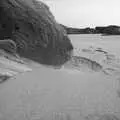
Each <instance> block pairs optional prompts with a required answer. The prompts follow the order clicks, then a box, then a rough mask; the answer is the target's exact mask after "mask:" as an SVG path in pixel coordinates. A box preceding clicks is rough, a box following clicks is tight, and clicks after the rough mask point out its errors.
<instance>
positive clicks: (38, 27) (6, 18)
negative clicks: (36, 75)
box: [0, 0, 73, 65]
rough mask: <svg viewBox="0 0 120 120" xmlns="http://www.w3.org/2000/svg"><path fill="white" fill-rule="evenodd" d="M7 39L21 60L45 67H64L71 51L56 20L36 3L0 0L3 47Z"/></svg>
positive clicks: (46, 7)
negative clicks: (44, 65)
mask: <svg viewBox="0 0 120 120" xmlns="http://www.w3.org/2000/svg"><path fill="white" fill-rule="evenodd" d="M6 39H10V40H12V41H13V42H14V43H15V44H16V45H15V46H16V48H15V50H16V53H17V54H18V55H19V56H20V57H25V58H29V59H31V60H34V61H36V62H39V63H41V64H47V65H62V64H64V63H65V62H66V61H67V60H69V58H70V54H71V51H72V49H73V46H72V44H71V42H70V40H69V38H68V37H67V35H66V31H65V30H64V28H63V27H61V25H59V24H58V23H57V22H56V21H55V19H54V16H53V15H52V14H51V12H50V11H49V8H48V6H46V5H45V4H44V3H42V2H38V1H36V0H0V40H2V44H3V40H6ZM0 44H1V41H0ZM6 44H7V43H6V42H5V44H4V47H2V48H1V49H4V48H5V46H6ZM13 46H14V45H13Z"/></svg>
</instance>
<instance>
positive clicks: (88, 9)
mask: <svg viewBox="0 0 120 120" xmlns="http://www.w3.org/2000/svg"><path fill="white" fill-rule="evenodd" d="M42 1H43V2H45V3H46V4H47V5H48V6H49V7H50V10H51V12H52V13H53V15H54V16H55V19H56V20H57V21H58V22H59V23H61V24H64V25H66V26H71V27H77V28H79V27H95V26H103V25H104V26H107V25H120V13H119V12H120V0H42Z"/></svg>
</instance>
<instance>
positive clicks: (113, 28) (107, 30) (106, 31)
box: [62, 25, 120, 35]
mask: <svg viewBox="0 0 120 120" xmlns="http://www.w3.org/2000/svg"><path fill="white" fill-rule="evenodd" d="M62 26H63V27H64V29H66V31H67V34H102V35H120V26H117V25H109V26H96V27H95V28H90V27H86V28H72V27H67V26H64V25H62Z"/></svg>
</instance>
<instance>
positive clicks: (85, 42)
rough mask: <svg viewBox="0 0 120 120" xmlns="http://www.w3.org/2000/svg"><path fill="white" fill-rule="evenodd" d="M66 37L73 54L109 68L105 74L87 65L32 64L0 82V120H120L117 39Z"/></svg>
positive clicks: (119, 70) (119, 50) (110, 37)
mask: <svg viewBox="0 0 120 120" xmlns="http://www.w3.org/2000/svg"><path fill="white" fill-rule="evenodd" d="M69 37H70V38H71V40H72V43H73V45H74V47H75V51H74V52H75V54H76V55H79V56H80V55H81V56H83V57H87V58H89V59H91V60H94V61H97V62H98V63H99V64H100V65H102V66H103V70H104V69H106V68H110V70H111V69H112V70H113V71H112V72H111V71H109V72H110V73H111V75H106V74H104V72H102V70H101V71H99V72H95V71H93V70H91V67H89V65H88V63H84V65H82V67H81V68H80V70H77V69H74V68H66V67H63V68H61V69H53V68H50V67H46V66H43V65H39V64H37V63H32V65H31V66H29V67H30V68H32V71H30V72H25V73H22V74H17V75H16V77H15V78H11V79H10V80H8V81H6V82H4V83H3V84H0V120H120V76H119V72H120V69H119V56H120V48H119V45H120V41H119V39H120V37H119V36H107V37H103V36H100V35H78V36H75V35H71V36H69ZM98 48H101V49H102V50H104V51H106V52H107V53H108V54H107V55H111V59H109V60H108V59H107V58H106V56H105V54H104V53H103V52H101V51H100V50H101V49H99V51H96V50H98ZM108 70H109V69H108Z"/></svg>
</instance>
